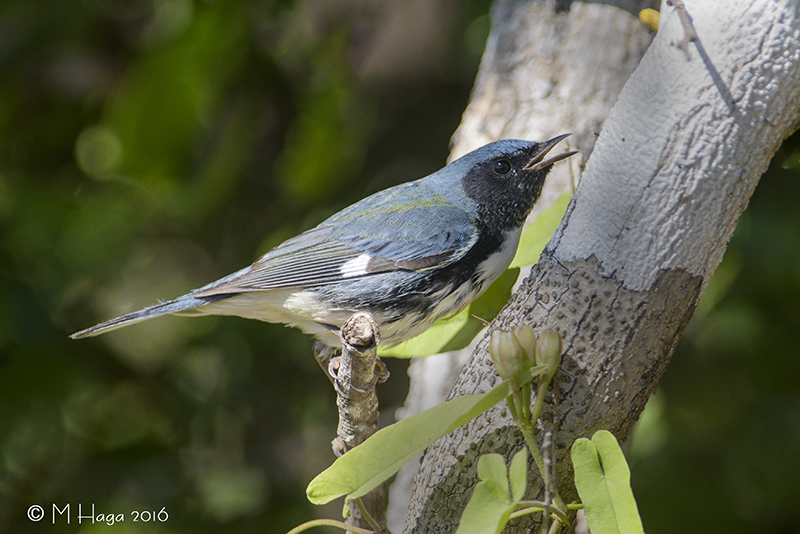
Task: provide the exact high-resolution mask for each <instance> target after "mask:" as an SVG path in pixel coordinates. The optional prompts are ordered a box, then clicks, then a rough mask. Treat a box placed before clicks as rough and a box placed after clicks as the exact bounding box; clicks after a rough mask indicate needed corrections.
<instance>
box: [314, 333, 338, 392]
mask: <svg viewBox="0 0 800 534" xmlns="http://www.w3.org/2000/svg"><path fill="white" fill-rule="evenodd" d="M337 352H339V351H338V350H337V349H334V348H331V347H329V346H328V345H325V344H324V343H322V342H321V341H315V342H314V358H316V360H317V363H318V364H319V366H320V367H321V368H322V371H323V372H324V373H325V376H327V377H328V380H330V381H331V384H334V385H336V382H335V381H336V369H337V368H338V365H337V362H336V361H335V358H334V356H335V355H336V353H337Z"/></svg>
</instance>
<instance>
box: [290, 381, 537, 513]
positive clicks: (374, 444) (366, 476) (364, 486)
mask: <svg viewBox="0 0 800 534" xmlns="http://www.w3.org/2000/svg"><path fill="white" fill-rule="evenodd" d="M541 371H542V368H541V367H540V366H537V367H534V368H532V369H530V370H529V371H527V372H525V373H523V374H522V375H520V377H519V380H520V385H521V386H522V385H524V384H527V383H528V382H530V381H531V380H532V379H533V377H534V376H537V375H538V373H541ZM510 394H511V386H510V385H509V383H508V381H503V383H501V384H500V385H499V386H497V387H495V388H494V389H493V390H492V391H490V392H489V393H483V394H480V395H464V396H462V397H458V398H455V399H452V400H449V401H447V402H444V403H442V404H439V405H437V406H434V407H433V408H430V409H428V410H425V411H424V412H420V413H418V414H415V415H412V416H411V417H407V418H406V419H403V420H402V421H399V422H397V423H395V424H393V425H391V426H388V427H386V428H384V429H381V430H379V431H378V432H376V433H375V434H374V435H373V436H372V437H370V438H369V439H368V440H367V441H365V442H364V443H362V444H361V445H359V446H358V447H356V448H354V449H353V450H351V451H349V452H348V453H347V454H345V455H344V456H342V457H341V458H338V459H337V460H336V461H335V462H333V465H331V466H330V467H329V468H328V469H326V470H325V471H323V472H322V473H320V474H319V475H317V477H316V478H315V479H314V480H312V481H311V483H310V484H309V485H308V488H307V489H306V494H307V495H308V499H309V500H310V501H311V502H312V503H314V504H325V503H327V502H330V501H332V500H333V499H336V498H338V497H341V496H342V495H348V496H349V497H348V498H350V499H355V498H357V497H361V496H362V495H365V494H366V493H368V492H369V491H370V490H372V489H373V488H375V487H377V486H378V485H379V484H381V483H382V482H383V481H385V480H386V479H388V478H389V477H391V476H392V475H394V474H395V473H396V472H397V471H398V470H399V469H400V468H401V467H402V466H403V464H405V463H406V462H408V461H409V460H411V459H412V458H413V457H414V456H416V455H417V454H418V453H420V452H422V451H423V450H424V449H425V447H427V446H428V445H430V444H431V443H433V442H434V441H436V440H437V439H439V438H440V437H442V436H444V435H445V434H448V433H449V432H451V431H453V430H455V429H456V428H458V427H459V426H461V425H463V424H464V423H466V422H467V421H469V420H470V419H473V418H475V417H477V416H478V415H480V414H482V413H483V412H485V411H486V410H488V409H489V408H491V407H492V406H494V405H495V404H497V403H498V402H500V401H501V400H503V399H505V398H506V397H507V396H508V395H510Z"/></svg>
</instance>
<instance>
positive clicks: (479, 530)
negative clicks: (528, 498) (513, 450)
mask: <svg viewBox="0 0 800 534" xmlns="http://www.w3.org/2000/svg"><path fill="white" fill-rule="evenodd" d="M478 477H479V478H480V479H481V482H478V484H477V485H476V486H475V490H474V491H473V492H472V497H470V499H469V502H468V503H467V506H466V508H464V513H463V514H461V521H460V522H459V524H458V530H457V531H456V534H486V533H489V532H492V533H499V532H500V531H501V530H503V527H504V526H505V524H506V523H507V522H508V518H509V516H510V515H511V513H512V512H513V511H514V509H515V508H516V506H515V505H516V502H514V501H513V500H512V499H511V496H510V495H509V493H508V471H507V470H506V461H505V459H503V457H502V456H500V455H499V454H484V455H483V456H481V457H480V459H479V460H478Z"/></svg>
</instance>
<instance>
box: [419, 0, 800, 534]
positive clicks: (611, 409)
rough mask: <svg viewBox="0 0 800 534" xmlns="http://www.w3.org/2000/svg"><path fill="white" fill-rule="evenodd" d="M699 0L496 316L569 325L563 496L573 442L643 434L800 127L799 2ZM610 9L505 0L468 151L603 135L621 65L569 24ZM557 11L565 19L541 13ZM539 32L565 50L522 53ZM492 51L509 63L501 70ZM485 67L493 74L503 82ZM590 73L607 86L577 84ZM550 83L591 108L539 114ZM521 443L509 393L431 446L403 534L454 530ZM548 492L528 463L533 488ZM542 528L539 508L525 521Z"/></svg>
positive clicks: (486, 369)
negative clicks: (651, 404)
mask: <svg viewBox="0 0 800 534" xmlns="http://www.w3.org/2000/svg"><path fill="white" fill-rule="evenodd" d="M685 3H686V7H687V9H688V13H689V15H690V16H691V18H692V20H693V22H694V28H695V29H696V32H697V36H698V39H697V41H695V42H692V43H689V44H688V46H687V47H686V51H687V52H688V55H689V57H690V59H689V60H687V55H686V53H685V52H684V51H683V50H681V49H679V48H678V47H677V46H676V45H677V44H678V43H680V42H681V41H682V40H683V39H684V36H685V35H686V33H685V32H686V29H685V28H684V26H683V25H682V24H681V21H680V19H679V17H678V15H677V13H676V11H675V8H674V7H671V6H667V5H666V4H665V5H663V6H662V10H661V27H660V29H659V32H658V35H657V36H656V37H655V39H654V40H653V42H652V44H651V46H650V47H649V48H648V50H647V53H646V54H645V56H644V58H643V59H642V61H641V63H640V64H639V66H638V68H637V69H636V71H635V72H634V73H633V74H632V75H631V76H630V79H628V81H627V83H626V84H625V87H624V88H623V89H622V92H621V93H620V95H619V99H618V101H617V103H616V105H615V106H614V109H613V110H612V112H611V114H610V115H609V116H608V119H607V120H606V121H605V123H604V124H603V131H602V134H601V135H600V137H599V138H598V141H597V145H596V147H595V148H594V151H593V153H592V157H591V159H590V160H589V162H588V165H587V167H586V171H585V173H584V175H583V177H582V178H581V181H580V184H579V186H578V189H577V191H576V194H575V197H574V198H573V201H572V203H571V204H570V207H569V208H568V210H567V214H566V216H565V218H564V220H563V221H562V224H561V226H560V227H559V229H558V230H557V231H556V233H555V235H554V237H553V239H552V240H551V242H550V244H549V245H548V248H547V250H546V251H545V253H544V254H543V256H542V259H541V260H540V261H539V263H538V264H537V265H536V266H535V267H534V269H533V270H532V272H531V274H530V276H529V277H528V278H527V279H526V280H525V281H524V283H523V284H522V286H521V288H520V290H519V291H518V292H517V293H516V294H515V295H514V297H513V298H512V300H511V302H510V303H509V305H508V306H507V307H506V308H505V309H504V310H503V312H501V314H500V316H499V317H498V318H497V320H496V321H495V323H494V326H493V328H496V327H499V328H509V327H511V326H513V325H515V324H519V323H527V324H531V325H533V327H534V329H535V330H537V331H540V330H542V329H545V328H554V329H556V330H557V331H559V332H560V333H561V335H562V336H563V338H564V357H563V360H562V365H561V369H560V372H559V373H558V374H557V375H556V379H555V385H556V387H555V388H552V389H551V395H550V398H548V399H547V402H546V407H545V410H544V413H543V416H542V418H541V419H540V421H539V426H540V428H542V429H545V428H546V429H550V430H552V431H553V432H554V441H555V448H554V453H555V456H556V457H557V461H558V486H559V489H560V491H561V492H562V495H563V496H564V498H565V500H571V499H573V498H574V497H575V496H576V494H575V490H574V485H573V483H572V470H571V464H570V462H569V447H570V446H571V444H572V442H573V441H574V440H575V439H576V438H578V437H582V436H590V435H591V434H593V433H594V432H595V431H596V430H599V429H601V428H605V429H609V430H611V431H612V432H613V433H614V434H615V435H616V436H617V438H618V439H620V440H621V441H622V440H624V439H625V438H626V437H627V436H628V433H629V431H630V430H631V427H632V425H633V423H634V422H635V421H636V419H637V418H638V416H639V414H640V413H641V410H642V409H643V408H644V405H645V402H646V401H647V399H648V397H649V396H650V394H651V393H652V391H653V389H654V388H655V385H656V383H657V381H658V379H659V377H660V376H661V374H662V372H663V371H664V369H665V367H666V365H667V363H668V362H669V359H670V357H671V355H672V352H673V349H674V347H675V345H676V343H677V341H678V339H679V337H680V335H681V332H682V331H683V329H684V327H685V326H686V324H687V323H688V321H689V319H690V317H691V315H692V312H693V311H694V309H695V307H696V305H697V302H698V301H699V299H700V297H701V296H702V293H703V291H704V289H705V287H706V284H707V283H708V280H709V278H710V277H711V274H712V273H713V271H714V269H715V268H716V266H717V265H718V264H719V262H720V260H721V259H722V255H723V253H724V250H725V247H726V245H727V242H728V239H729V238H730V236H731V234H732V232H733V229H734V227H735V225H736V222H737V220H738V218H739V216H740V215H741V213H742V211H743V210H744V208H745V207H746V205H747V202H748V200H749V198H750V195H751V194H752V192H753V189H754V188H755V186H756V184H757V182H758V178H759V177H760V176H761V174H762V172H763V171H764V170H765V169H766V166H767V164H768V162H769V160H770V159H771V157H772V155H773V154H774V153H775V151H776V150H777V148H778V146H779V145H780V143H781V141H782V140H783V138H784V137H785V136H786V135H788V134H789V133H791V132H792V131H794V130H795V129H796V128H797V126H798V122H797V121H798V119H797V112H798V110H800V13H799V12H798V11H799V10H800V8H799V7H798V4H797V3H795V2H790V1H789V0H772V1H769V0H731V1H730V2H726V3H725V4H724V9H719V6H720V4H717V3H714V2H703V1H702V0H688V1H686V2H685ZM548 6H549V7H548ZM609 9H613V8H609V7H608V6H599V5H585V4H579V3H572V4H571V5H570V6H569V11H568V12H565V11H562V12H558V11H557V10H555V9H554V6H553V3H552V2H551V3H546V4H545V3H539V2H532V3H531V2H516V1H511V0H508V1H499V2H498V3H497V5H496V6H495V8H494V10H493V15H494V25H495V26H494V27H493V30H492V37H490V40H489V43H488V44H487V51H486V55H485V57H484V62H483V63H482V67H481V72H480V73H479V81H478V82H477V83H476V89H475V94H474V95H473V101H472V103H471V104H470V108H468V111H467V113H466V114H465V117H464V122H463V123H462V126H461V128H460V129H459V132H458V133H457V135H456V139H457V144H458V146H461V145H462V143H466V144H468V145H470V147H471V146H472V145H471V144H470V143H468V142H467V141H466V139H468V138H469V139H472V138H474V139H476V141H475V144H481V143H482V142H484V141H489V140H493V139H494V138H499V137H511V136H518V137H524V138H534V139H538V138H542V139H543V138H546V137H547V135H552V134H556V133H562V131H563V129H564V128H565V127H571V128H573V129H574V130H573V131H575V132H576V133H577V134H578V135H576V139H577V144H578V146H579V147H580V148H582V149H584V148H585V147H584V144H589V145H590V144H591V133H592V132H591V131H592V130H593V129H594V128H596V127H597V122H599V121H602V116H601V115H602V113H601V112H599V111H598V112H597V113H595V114H594V115H593V114H592V113H591V112H590V111H589V110H592V109H595V108H594V106H593V105H592V104H593V100H592V97H597V98H598V99H599V100H601V101H602V100H603V99H611V100H609V101H613V90H611V89H609V90H608V91H607V92H603V91H604V89H605V88H608V87H609V86H611V85H613V83H615V82H616V83H619V80H620V79H624V78H616V77H614V76H608V75H607V72H606V70H605V69H603V68H599V69H594V68H593V67H592V66H591V63H587V62H586V61H583V62H581V59H584V58H585V57H588V56H591V55H593V54H598V53H603V54H610V51H609V50H607V49H605V47H606V46H607V44H606V41H605V40H603V39H604V38H607V37H608V35H603V36H602V37H603V39H601V37H597V39H598V40H599V41H600V43H601V44H600V45H595V46H592V45H591V43H585V42H584V43H582V44H580V45H577V46H576V45H575V43H576V42H580V40H581V39H582V38H585V37H587V33H586V32H587V31H589V30H581V31H578V32H570V31H569V28H570V26H569V23H568V21H569V20H571V19H572V18H573V17H575V18H578V17H581V16H585V15H586V14H587V13H591V12H592V10H600V11H596V12H595V13H603V15H605V12H604V11H602V10H609ZM619 14H620V15H624V16H628V15H627V14H624V13H619ZM594 16H597V15H594ZM548 17H550V19H549V20H551V21H554V22H550V23H542V22H541V21H542V20H543V19H548ZM609 17H610V16H609ZM628 19H629V20H630V19H631V17H629V16H628ZM612 20H613V21H614V22H611V21H612ZM617 20H618V19H616V18H615V17H610V18H609V19H608V20H606V21H602V22H596V26H595V28H594V31H597V32H600V31H601V29H603V28H605V29H606V30H607V31H610V33H611V34H614V33H622V34H624V32H620V31H619V30H617V29H616V28H617V26H616V24H617V22H616V21H617ZM634 23H636V24H638V22H636V21H635V20H633V21H632V22H630V24H634ZM609 28H610V30H609ZM531 29H535V30H536V31H538V32H545V33H547V32H550V33H552V34H553V35H555V36H556V37H555V38H554V39H552V40H551V42H552V50H551V53H550V56H549V57H552V58H553V60H552V63H551V64H549V65H548V64H547V62H546V61H545V62H544V63H542V61H541V58H542V57H548V56H547V54H544V55H542V54H536V55H535V57H536V58H539V59H535V58H534V59H532V56H531V55H530V54H526V53H520V52H521V50H522V49H523V48H524V46H523V45H524V44H525V43H526V42H531V40H533V38H530V37H529V34H528V31H529V30H531ZM589 35H590V36H592V37H593V36H594V33H593V32H589ZM593 38H594V37H593ZM526 39H527V40H528V41H526ZM573 39H577V40H578V41H573ZM634 40H635V39H631V38H630V37H629V36H627V35H623V36H622V37H621V42H623V44H624V45H625V47H627V48H625V47H623V49H625V50H631V49H632V48H633V47H632V46H631V44H630V43H631V42H632V41H634ZM571 50H574V51H575V52H574V54H575V58H576V59H572V60H570V61H569V63H568V65H572V66H577V67H578V68H579V70H580V72H575V73H572V74H573V75H574V78H573V82H571V83H565V80H569V79H570V77H569V76H567V73H565V72H563V71H561V70H560V69H559V65H560V63H559V61H560V59H562V58H564V57H567V56H569V55H570V51H571ZM570 57H572V56H570ZM627 57H630V58H634V57H635V53H633V52H630V53H629V54H628V56H627ZM500 58H502V60H501V59H500ZM488 60H492V61H493V62H498V63H499V64H501V67H500V68H495V69H493V68H492V67H491V66H489V67H486V65H488V63H487V61H488ZM633 62H635V60H633ZM531 67H532V68H531ZM487 69H490V70H492V69H493V70H494V76H495V79H494V81H493V80H492V75H490V74H488V73H487ZM579 74H580V75H579ZM554 80H557V81H558V83H556V82H555V81H554ZM595 81H597V82H598V86H599V87H594V86H593V85H592V84H593V83H594V82H595ZM582 83H585V84H587V85H589V86H590V87H594V88H593V89H592V90H588V91H587V90H585V89H584V93H585V94H584V96H583V97H579V96H578V95H579V93H580V90H581V89H583V88H584V86H583V85H582ZM562 84H565V85H562ZM552 92H558V94H559V97H560V98H561V99H562V100H563V102H564V103H566V104H567V106H566V108H567V109H568V108H569V103H574V108H575V109H576V110H577V111H576V112H573V113H572V115H571V116H570V115H569V113H566V114H550V113H546V112H540V111H538V110H537V109H536V108H537V106H538V104H537V103H538V101H539V100H538V99H539V97H540V96H541V95H544V94H551V93H552ZM601 92H603V93H602V94H600V93H601ZM551 96H552V95H551ZM587 99H588V100H587ZM484 100H485V101H484ZM576 100H577V101H576ZM597 109H600V107H599V106H598V108H597ZM472 114H474V115H472ZM481 115H483V118H481ZM498 117H500V118H498ZM550 117H553V122H550V121H549V120H548V119H549V118H550ZM498 121H499V122H498ZM504 121H505V122H504ZM498 124H500V125H501V127H497V125H498ZM503 124H505V125H503ZM482 136H483V137H482ZM456 150H457V149H456ZM464 150H466V148H465V149H464ZM560 181H561V179H559V177H558V176H554V182H555V183H556V184H558V183H559V182H560ZM486 345H487V343H486V340H485V339H484V340H482V341H481V342H479V343H478V346H477V348H476V350H475V352H474V353H473V354H472V356H471V358H470V360H469V362H468V364H467V365H466V366H465V367H464V369H463V371H462V372H461V375H460V376H459V378H458V380H457V382H456V385H455V386H454V388H453V390H452V391H451V393H450V396H458V395H463V394H469V393H479V392H485V391H487V390H488V389H489V388H491V387H492V386H493V385H494V384H496V383H497V381H498V380H499V379H498V377H497V376H496V374H495V373H494V369H493V366H492V364H491V360H490V358H489V357H488V355H487V353H486ZM521 446H522V440H521V437H520V436H519V434H518V432H517V431H516V429H515V428H514V427H513V425H512V423H511V419H510V417H509V415H508V413H507V410H506V409H505V408H504V407H502V406H498V407H495V409H493V410H491V411H490V412H488V413H487V414H485V415H484V416H482V417H480V418H478V419H476V420H474V421H472V422H470V423H468V424H467V425H465V426H464V427H461V428H460V429H458V430H457V431H455V432H453V433H452V434H450V435H449V436H447V437H445V438H443V439H442V440H440V441H438V442H437V443H436V444H434V445H433V446H431V447H430V448H429V449H428V451H427V452H426V454H425V456H424V458H423V461H422V463H421V465H420V468H419V472H418V473H417V476H416V479H415V485H414V490H413V494H412V497H411V504H410V507H409V510H408V517H407V526H406V532H453V531H455V528H456V526H457V525H458V521H459V518H460V515H461V511H462V510H463V508H464V506H465V504H466V502H467V500H468V499H469V496H470V495H471V488H472V487H473V486H474V484H475V482H476V472H475V471H476V465H477V458H478V456H479V455H481V454H484V453H487V452H501V453H504V454H505V455H506V456H510V455H511V454H512V453H513V452H514V451H516V450H517V449H519V448H520V447H521ZM540 490H541V487H540V483H539V481H538V478H537V477H536V476H535V474H534V473H531V476H530V489H529V495H528V496H529V497H533V496H537V495H540ZM531 525H532V522H531V519H530V518H528V519H521V520H517V521H516V522H515V523H514V526H515V527H517V528H523V527H524V528H529V527H530V526H531Z"/></svg>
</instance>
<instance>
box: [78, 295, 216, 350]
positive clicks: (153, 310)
mask: <svg viewBox="0 0 800 534" xmlns="http://www.w3.org/2000/svg"><path fill="white" fill-rule="evenodd" d="M231 296H232V295H230V294H223V295H212V296H208V297H200V298H197V297H194V296H192V293H189V294H187V295H184V296H182V297H178V298H176V299H175V300H170V301H167V302H160V303H158V304H154V305H153V306H149V307H147V308H144V309H143V310H139V311H135V312H132V313H128V314H126V315H122V316H120V317H117V318H116V319H111V320H110V321H106V322H104V323H100V324H98V325H95V326H92V327H91V328H87V329H86V330H81V331H80V332H75V333H74V334H72V335H71V336H69V337H71V338H72V339H81V338H84V337H92V336H96V335H98V334H104V333H106V332H109V331H111V330H114V329H116V328H121V327H123V326H128V325H129V324H133V323H138V322H139V321H144V320H145V319H150V318H152V317H158V316H159V315H167V314H170V313H183V312H187V311H189V312H190V313H191V310H195V309H196V308H199V307H200V306H205V305H206V304H210V303H212V302H216V301H218V300H222V299H226V298H228V297H231ZM201 313H202V312H201Z"/></svg>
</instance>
